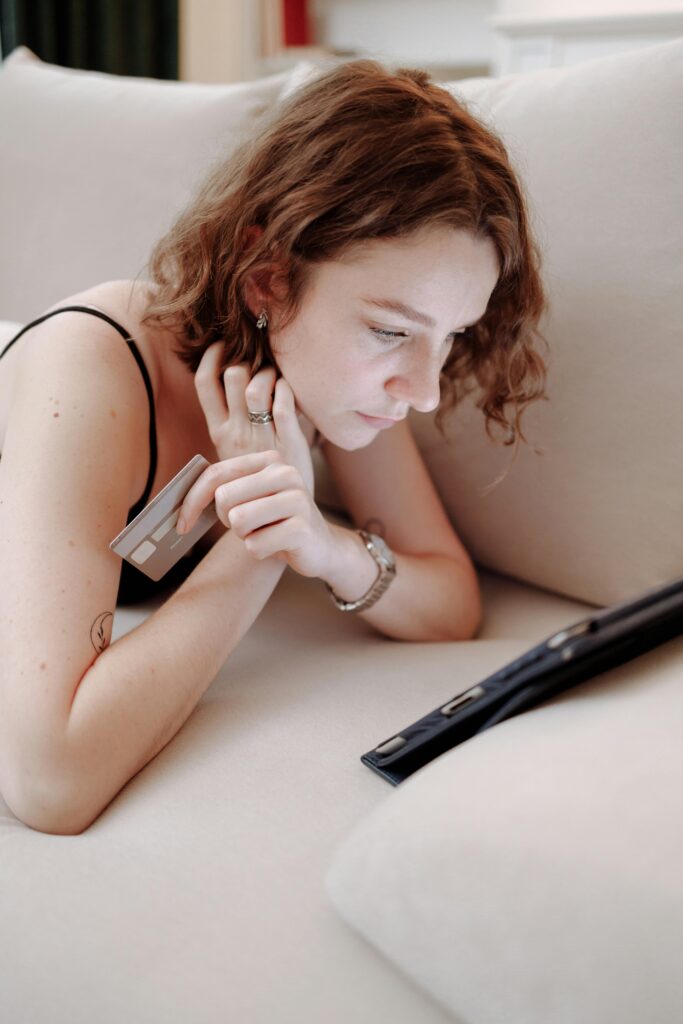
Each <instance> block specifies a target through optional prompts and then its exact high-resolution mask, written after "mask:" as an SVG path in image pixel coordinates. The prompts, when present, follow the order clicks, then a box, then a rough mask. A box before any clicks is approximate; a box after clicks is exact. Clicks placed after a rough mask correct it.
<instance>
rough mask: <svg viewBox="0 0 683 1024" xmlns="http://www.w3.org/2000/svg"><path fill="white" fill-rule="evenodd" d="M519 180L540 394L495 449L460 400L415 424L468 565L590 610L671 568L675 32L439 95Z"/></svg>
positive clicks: (681, 261)
mask: <svg viewBox="0 0 683 1024" xmlns="http://www.w3.org/2000/svg"><path fill="white" fill-rule="evenodd" d="M450 87H451V88H452V89H453V91H454V93H456V94H457V95H458V96H459V97H460V98H462V99H464V100H465V101H466V102H467V103H468V104H469V105H470V106H471V109H472V111H473V112H474V113H475V114H478V115H479V116H480V117H483V118H484V119H485V120H488V121H489V122H490V123H491V124H492V126H493V127H494V128H495V129H496V130H497V131H498V132H499V133H500V135H501V136H502V137H503V139H504V141H505V143H506V144H507V146H508V148H509V151H510V152H511V154H512V157H513V160H514V161H515V163H516V164H517V167H518V169H519V171H520V173H521V176H522V179H523V181H524V183H525V186H526V190H527V192H528V196H529V199H530V202H531V207H532V217H533V223H534V226H535V231H536V234H537V236H538V239H539V242H540V246H541V249H542V254H543V260H544V268H543V273H544V279H545V284H546V287H547V290H548V295H549V299H550V308H549V312H548V315H547V316H546V317H545V319H544V321H543V322H542V324H541V330H542V332H543V334H544V335H545V337H546V338H547V340H548V342H549V345H550V353H551V354H550V367H549V371H550V372H549V386H548V395H549V399H550V400H549V401H548V402H537V403H534V404H533V405H532V406H530V407H529V408H528V410H527V412H526V413H525V415H524V417H523V421H522V422H523V426H524V429H525V433H526V435H527V436H528V437H529V439H530V441H531V443H532V445H533V446H534V447H540V448H541V449H543V454H542V455H537V454H535V453H534V452H533V451H532V450H531V448H528V447H525V446H522V447H521V448H520V451H519V453H518V456H517V458H516V461H515V462H514V463H513V464H512V466H511V468H510V470H509V472H508V475H507V477H506V478H505V479H504V480H503V482H502V483H500V484H499V485H498V486H497V487H495V488H493V489H492V490H490V491H489V492H488V493H486V488H487V486H488V485H490V484H491V483H492V482H493V481H494V480H495V479H496V477H498V476H499V474H501V473H502V472H503V471H504V469H505V468H506V466H507V465H508V463H509V462H510V452H511V450H510V449H509V448H504V447H502V446H501V445H495V444H493V443H492V442H491V441H489V440H488V438H487V436H486V434H485V432H484V418H483V415H482V413H481V412H480V411H479V410H478V409H476V407H475V402H476V397H477V396H476V395H472V396H471V397H469V398H468V399H466V400H465V402H464V403H463V404H462V406H461V407H459V409H458V410H456V412H455V413H454V414H453V416H452V418H451V419H450V420H448V421H447V424H448V426H447V441H444V440H443V439H442V437H441V435H440V434H439V433H438V432H437V431H436V428H435V426H434V424H433V417H428V416H424V415H415V416H413V419H412V423H413V427H414V429H415V432H416V434H417V436H418V441H419V444H420V447H421V448H422V451H423V453H424V455H425V458H426V461H427V463H428V465H429V468H430V470H431V473H432V475H433V477H434V479H435V480H436V482H437V485H438V487H439V490H440V493H441V495H442V497H443V499H444V501H445V503H446V505H447V507H448V510H449V512H450V514H451V516H452V519H453V521H454V523H455V524H456V527H457V528H458V530H459V532H460V534H461V536H462V538H463V541H464V543H465V544H466V546H467V547H468V549H469V551H470V552H471V553H472V554H473V556H474V558H475V560H476V561H477V562H478V563H479V564H480V565H481V566H485V567H488V568H491V569H495V570H496V571H498V572H501V573H506V574H508V575H511V576H514V577H516V578H518V579H520V580H526V581H528V582H530V583H535V584H537V585H539V586H542V587H545V588H547V589H550V590H554V591H557V592H560V593H563V594H567V595H571V596H573V597H576V598H577V599H580V600H584V601H589V602H593V603H595V604H609V603H611V602H614V601H620V600H624V599H626V598H628V597H630V596H631V595H633V594H635V593H637V592H638V591H639V590H645V589H647V588H649V587H654V586H656V585H657V584H659V583H663V582H665V581H666V580H668V579H671V578H673V577H675V576H677V575H680V574H681V573H683V530H681V522H683V488H681V482H680V480H681V451H682V449H681V437H682V436H683V402H681V399H680V389H681V380H683V345H681V337H680V330H681V328H680V325H681V322H683V288H682V287H681V267H682V266H683V174H681V167H683V132H681V123H680V111H681V107H682V105H683V40H682V41H674V42H670V43H665V44H663V45H659V46H654V47H650V48H648V49H644V50H639V51H636V52H630V53H625V54H621V55H618V56H614V57H607V58H602V59H599V60H594V61H590V62H588V63H585V64H581V65H577V66H574V67H570V68H566V69H559V70H558V69H554V70H544V71H539V72H535V73H532V74H525V75H512V76H507V77H504V78H500V79H476V80H470V81H465V82H456V83H454V84H452V86H450Z"/></svg>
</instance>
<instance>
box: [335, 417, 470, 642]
mask: <svg viewBox="0 0 683 1024" xmlns="http://www.w3.org/2000/svg"><path fill="white" fill-rule="evenodd" d="M323 454H324V457H325V460H326V462H327V464H328V466H329V469H330V473H331V475H332V477H333V479H334V481H335V484H336V486H337V488H338V491H339V494H340V496H341V498H342V500H343V502H344V504H345V506H346V508H347V509H348V511H349V513H350V515H351V517H352V519H353V522H354V523H355V525H356V526H358V527H361V528H363V529H365V530H368V531H369V532H371V533H379V534H381V535H382V536H383V537H384V539H385V540H386V542H387V544H388V545H389V547H390V548H391V549H392V551H393V553H394V556H395V558H396V567H397V573H396V577H395V579H394V580H393V581H392V583H391V585H390V587H389V589H388V590H387V591H386V593H384V594H383V595H382V597H381V598H380V599H379V601H377V603H376V604H375V605H373V607H372V608H369V609H368V610H367V611H365V612H359V613H344V612H340V613H339V614H340V615H343V614H360V615H362V616H363V618H364V619H366V620H367V621H368V622H370V623H372V625H373V626H374V627H375V628H376V629H378V630H379V631H380V632H382V633H385V634H386V635H387V636H390V637H394V638H395V639H399V640H426V641H429V640H470V639H472V637H473V636H475V635H476V632H477V630H478V628H479V624H480V620H481V599H480V593H479V584H478V581H477V575H476V571H475V568H474V565H473V564H472V560H471V559H470V557H469V555H468V553H467V551H466V549H465V546H464V545H463V543H462V541H461V540H460V538H459V537H458V536H457V534H456V533H455V530H454V529H453V527H452V526H451V524H450V522H449V520H448V517H447V515H446V512H445V510H444V508H443V505H442V503H441V500H440V498H439V496H438V494H437V492H436V489H435V487H434V484H433V483H432V480H431V478H430V476H429V473H428V472H427V468H426V466H425V464H424V461H423V459H422V456H421V454H420V451H419V449H418V447H417V445H416V443H415V440H414V438H413V436H412V433H411V430H410V426H409V424H408V423H407V422H402V423H398V424H397V425H396V426H395V427H392V428H391V429H390V430H386V431H382V432H381V433H380V434H379V435H378V436H377V438H376V439H375V440H374V441H373V443H372V444H370V445H368V446H367V447H366V448H361V449H358V450H356V451H350V452H349V451H343V450H342V449H340V448H336V447H335V446H334V445H331V444H329V442H328V443H326V444H325V445H324V447H323ZM334 533H335V537H336V541H337V545H338V549H337V555H336V557H335V558H334V560H333V562H332V564H331V566H330V568H329V570H328V571H327V572H326V573H324V575H323V579H325V582H327V583H329V585H330V586H331V587H332V589H333V590H334V592H335V593H336V594H337V595H338V596H339V597H341V598H343V599H345V600H349V601H354V600H356V599H357V598H359V597H361V596H362V595H363V594H365V593H366V592H367V591H368V590H369V589H370V587H371V586H372V584H373V582H374V580H375V578H376V576H377V567H376V565H375V563H374V560H373V559H372V556H371V555H370V554H369V553H368V551H367V550H366V549H365V546H364V545H363V543H362V541H361V539H360V537H359V536H358V535H357V534H355V533H354V532H353V530H348V529H343V528H342V527H338V526H336V527H335V528H334Z"/></svg>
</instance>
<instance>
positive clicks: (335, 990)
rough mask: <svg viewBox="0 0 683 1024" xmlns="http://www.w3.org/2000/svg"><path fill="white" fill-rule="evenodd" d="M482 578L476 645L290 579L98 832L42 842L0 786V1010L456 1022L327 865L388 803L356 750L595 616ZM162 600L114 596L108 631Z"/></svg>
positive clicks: (80, 1018)
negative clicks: (434, 639) (341, 606)
mask: <svg viewBox="0 0 683 1024" xmlns="http://www.w3.org/2000/svg"><path fill="white" fill-rule="evenodd" d="M484 587H485V593H486V595H487V608H488V607H490V608H492V609H494V611H493V613H492V620H491V622H490V624H489V623H488V617H487V622H486V623H485V628H484V632H483V636H482V639H481V640H477V641H474V642H472V643H466V644H401V643H396V642H394V641H391V640H386V639H384V638H382V637H380V636H378V635H377V634H376V633H374V632H373V631H372V630H371V629H370V627H369V626H368V625H367V624H366V623H364V622H363V621H362V620H361V619H359V618H358V617H356V616H352V615H347V616H344V615H341V614H340V613H339V612H337V610H336V609H335V608H334V607H333V605H332V603H331V601H330V600H329V598H328V596H327V594H326V593H325V591H324V588H323V587H322V584H320V583H318V582H317V581H313V580H304V579H302V578H301V577H297V576H295V575H294V574H286V575H285V577H283V580H282V581H281V583H280V585H279V586H278V588H277V590H276V591H275V593H274V595H273V597H272V598H271V600H270V602H269V603H268V605H267V606H266V608H265V609H264V612H263V613H262V615H261V616H260V618H259V619H258V621H257V622H256V623H255V625H254V627H253V630H252V631H251V632H250V633H249V634H248V635H247V636H246V637H245V638H244V640H243V641H242V643H241V644H240V645H239V646H238V648H237V650H236V651H235V652H234V653H233V655H232V657H231V658H230V659H229V661H228V662H227V664H226V665H225V666H224V668H223V669H222V670H221V672H220V673H219V675H218V678H217V679H216V681H215V682H214V684H213V685H212V686H211V688H210V689H209V690H208V691H207V693H206V694H205V695H204V697H203V698H202V700H201V701H200V703H199V706H198V707H197V709H196V711H195V712H194V713H193V715H192V716H191V718H190V720H189V721H188V722H187V724H186V725H185V726H184V727H183V729H182V730H181V731H180V733H179V734H178V735H177V736H176V737H175V738H174V739H173V740H172V741H171V743H170V744H169V745H168V746H167V747H166V748H165V749H164V750H163V751H162V752H161V753H160V754H159V755H158V756H157V757H156V758H155V759H154V761H152V763H151V764H149V765H148V766H147V767H146V768H145V769H144V770H143V771H142V772H140V773H139V774H138V775H137V776H136V777H135V778H134V779H132V780H131V782H130V783H129V784H128V785H127V786H126V788H125V789H124V790H123V791H122V792H121V793H120V794H119V796H117V798H116V799H115V800H114V801H113V803H112V804H111V805H110V806H109V807H108V808H107V809H106V811H105V812H104V813H103V814H102V815H101V817H100V818H99V819H98V820H97V821H96V822H95V823H94V824H93V825H92V826H91V828H90V829H88V830H87V831H86V832H84V833H83V834H82V835H80V836H48V835H41V834H40V833H38V832H34V831H31V830H30V829H28V828H26V827H25V826H24V825H22V824H21V823H19V822H18V821H17V820H16V818H14V817H13V816H12V814H11V813H10V812H9V810H7V809H6V808H5V806H4V805H3V804H2V801H1V800H0V861H1V866H2V870H1V871H0V980H1V984H0V1020H2V1021H3V1022H7V1024H19V1022H21V1024H23V1022H26V1024H29V1022H30V1024H34V1022H36V1024H38V1022H40V1024H43V1022H45V1024H47V1022H48V1021H49V1024H93V1022H94V1021H97V1022H98V1024H121V1022H122V1021H131V1022H138V1021H144V1022H145V1024H187V1022H189V1021H192V1022H193V1024H226V1022H227V1021H235V1022H240V1024H241V1022H244V1024H272V1022H273V1021H276V1022H277V1024H318V1022H320V1024H349V1022H351V1021H353V1022H354V1024H375V1022H376V1021H377V1020H379V1019H381V1020H391V1021H392V1022H393V1024H416V1022H419V1024H447V1022H448V1021H452V1019H453V1018H452V1017H451V1015H450V1014H448V1013H447V1012H446V1011H445V1010H442V1009H440V1008H439V1007H437V1006H436V1005H435V1004H434V1003H433V1002H432V1001H431V999H430V998H429V995H428V994H426V993H424V991H420V990H419V989H417V988H416V987H414V986H413V984H412V983H411V982H410V981H408V980H407V979H406V978H405V977H404V976H403V975H401V974H400V973H399V972H397V971H396V970H395V969H394V968H393V967H392V966H391V965H389V964H388V963H387V962H386V961H385V960H384V958H383V957H381V956H379V955H378V954H376V953H375V951H374V950H373V949H372V948H371V947H369V946H368V945H367V943H365V942H364V941H363V940H362V939H360V938H358V937H357V936H356V935H355V934H354V933H353V932H352V931H351V929H349V928H348V927H347V926H346V924H345V923H344V922H343V921H342V920H341V919H340V918H339V916H338V915H337V913H336V911H335V909H334V907H333V906H332V904H331V903H330V901H329V899H328V897H327V895H326V893H325V889H324V886H323V877H324V874H325V871H326V869H327V866H328V864H329V862H330V859H331V857H332V855H333V853H334V850H335V848H336V846H337V845H338V844H339V843H340V842H341V841H342V839H344V837H345V836H346V835H347V834H348V833H349V830H350V829H351V828H352V827H353V826H354V824H355V823H356V822H357V821H358V820H359V819H360V818H362V817H363V816H365V815H366V814H367V813H368V812H369V811H370V810H371V809H373V808H375V807H377V806H378V805H382V804H384V803H386V802H387V801H391V800H392V799H393V796H392V793H393V791H392V790H391V787H389V786H388V785H387V784H386V783H385V782H383V781H382V780H381V779H379V778H378V777H377V776H376V775H374V774H373V773H372V772H370V771H368V769H367V768H365V767H364V766H363V765H362V764H361V763H360V761H359V756H360V754H361V753H362V752H363V751H364V750H367V749H368V748H369V747H371V746H372V745H373V744H374V743H376V742H379V740H380V739H381V738H383V736H384V735H385V734H387V733H388V732H389V731H391V730H392V729H394V728H397V727H399V726H400V725H401V724H402V723H404V722H407V721H411V720H412V718H414V717H415V715H416V714H417V713H419V712H420V711H421V710H422V709H424V708H425V707H431V706H432V705H434V704H436V703H437V702H438V701H439V700H440V699H441V698H442V697H443V696H444V695H448V694H450V692H451V691H452V690H453V689H454V688H456V687H457V686H459V685H460V683H461V682H462V680H468V679H470V680H472V681H474V679H475V678H476V677H477V676H478V674H479V673H481V672H484V671H488V670H493V669H494V668H496V667H498V666H500V665H501V664H503V663H504V662H505V661H506V660H508V659H509V658H511V657H514V656H515V655H517V654H519V653H520V652H521V650H522V649H523V648H524V647H525V646H526V645H527V644H528V643H529V642H531V641H533V640H535V639H540V636H541V635H544V634H545V633H546V632H550V631H552V630H554V629H556V628H558V627H559V626H561V625H563V624H565V623H566V622H567V621H572V620H574V619H575V618H578V617H581V616H582V614H583V613H584V610H585V609H584V607H583V606H581V605H577V604H575V603H573V602H570V601H566V600H563V599H561V598H558V597H555V596H552V595H542V594H541V593H540V592H539V591H534V590H533V589H532V588H529V587H525V586H522V585H520V584H516V583H514V582H512V581H508V580H503V579H498V578H497V577H494V576H493V575H488V574H487V575H486V577H485V580H484ZM153 608H154V603H151V604H150V605H148V606H141V607H140V608H137V609H129V608H126V609H119V610H117V613H116V616H115V619H114V634H113V639H114V640H116V638H117V637H119V636H121V635H122V634H123V633H125V632H127V631H128V630H130V629H132V628H134V627H135V626H136V625H137V624H138V623H139V622H140V621H142V619H143V618H144V617H145V615H147V614H149V612H150V611H152V610H153ZM539 615H540V616H541V619H540V623H541V624H540V633H539V632H538V629H537V628H536V629H535V628H534V626H535V624H536V623H537V620H538V617H539ZM508 621H509V622H510V623H511V628H510V629H509V630H508V631H506V630H503V636H507V637H508V638H507V639H498V638H497V636H498V629H499V626H500V623H501V622H508ZM489 625H490V628H489Z"/></svg>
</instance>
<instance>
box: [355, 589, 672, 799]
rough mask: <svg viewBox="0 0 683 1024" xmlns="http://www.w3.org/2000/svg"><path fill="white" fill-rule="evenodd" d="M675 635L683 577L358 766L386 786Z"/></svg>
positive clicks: (484, 687) (463, 698)
mask: <svg viewBox="0 0 683 1024" xmlns="http://www.w3.org/2000/svg"><path fill="white" fill-rule="evenodd" d="M680 633H683V577H681V578H679V579H676V580H673V581H671V582H669V583H666V584H664V585H663V586H659V587H656V588H655V589H653V590H648V591H646V592H645V593H644V594H641V595H639V596H638V597H637V598H635V599H631V600H628V601H623V602H621V603H620V604H615V605H611V606H610V607H608V608H604V609H602V610H598V611H596V612H595V613H594V614H591V615H590V616H588V617H587V618H585V619H581V620H580V621H579V622H575V623H573V624H572V625H570V626H567V627H566V629H562V630H560V632H559V633H554V634H553V635H552V636H550V637H548V639H547V640H544V641H543V642H542V643H540V644H537V645H536V646H535V647H532V648H531V649H530V650H528V651H526V652H525V653H524V654H522V655H521V657H519V658H515V660H514V661H511V662H510V663H509V664H508V665H504V666H503V668H501V669H498V671H497V672H494V673H493V675H490V676H487V678H486V679H483V680H482V681H481V682H480V683H477V684H476V686H470V687H469V688H468V689H467V690H464V691H463V692H462V693H458V694H456V696H455V697H452V698H451V699H450V700H448V701H446V702H445V703H444V704H442V705H441V706H440V707H438V708H435V709H434V710H433V711H430V713H429V714H428V715H425V716H424V718H420V719H419V720H418V721H417V722H413V724H412V725H409V726H407V727H406V728H405V729H402V730H401V732H399V733H396V734H395V735H393V736H391V737H390V738H389V739H388V740H384V742H383V743H380V744H379V746H377V747H375V748H374V750H370V751H368V753H367V754H363V755H362V756H361V761H362V762H363V764H366V765H367V766H368V767H369V768H372V769H373V771H375V772H377V773H378V774H379V775H381V776H382V777H383V778H385V779H387V781H388V782H391V783H392V784H393V785H398V784H399V783H400V782H403V780H404V779H405V778H407V777H408V776H409V775H412V773H413V772H415V771H417V769H418V768H422V767H423V765H425V764H427V762H429V761H432V760H433V759H434V758H435V757H438V756H439V755H440V754H443V753H444V752H445V751H447V750H450V749H451V747H455V746H457V745H458V743H462V742H463V741H464V740H467V739H469V738H470V737H471V736H474V735H475V734H476V733H479V732H483V731H484V729H489V728H490V727H491V726H492V725H496V723H497V722H502V721H503V720H504V719H506V718H511V717H512V716H513V715H518V714H519V713H520V712H522V711H526V710H527V709H528V708H532V707H534V706H535V705H536V704H539V703H541V701H543V700H545V699H546V698H548V697H551V696H553V695H554V694H556V693H560V692H561V691H562V690H566V689H567V688H568V687H570V686H575V685H576V684H577V683H581V682H583V681H584V680H586V679H591V678H593V676H596V675H598V674H599V673H600V672H604V671H606V670H607V669H609V668H613V667H614V666H616V665H621V664H623V662H625V661H630V660H631V659H632V658H637V657H638V656H639V655H640V654H644V653H645V652H646V651H649V650H651V649H652V648H653V647H657V646H658V645H659V644H663V643H665V642H666V641H667V640H670V639H672V638H673V637H675V636H678V635H679V634H680Z"/></svg>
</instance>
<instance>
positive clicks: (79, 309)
mask: <svg viewBox="0 0 683 1024" xmlns="http://www.w3.org/2000/svg"><path fill="white" fill-rule="evenodd" d="M57 313H90V315H91V316H98V317H99V318H100V320H105V321H106V322H107V323H108V324H110V326H111V327H113V328H114V330H115V331H118V332H119V334H120V335H121V337H122V338H123V340H124V341H125V342H126V344H127V345H128V347H129V348H130V350H131V352H132V353H133V356H134V357H135V361H136V363H137V364H138V366H139V367H140V373H141V374H142V379H143V380H144V382H145V388H146V389H147V397H148V399H149V452H150V460H149V473H148V474H147V483H146V484H145V489H144V491H143V493H142V497H141V498H140V499H139V501H137V502H136V503H135V505H134V506H133V508H132V509H131V510H130V512H129V513H128V520H129V522H130V520H132V519H134V518H135V516H136V515H138V513H139V512H141V511H142V509H143V508H144V507H145V505H146V504H147V500H148V498H149V495H150V493H151V491H152V484H153V483H154V476H155V474H156V468H157V431H156V423H155V416H154V392H153V391H152V382H151V380H150V379H149V373H148V372H147V367H146V366H145V361H144V359H143V358H142V356H141V355H140V350H139V349H138V347H137V345H136V344H135V342H134V341H133V339H132V338H131V337H130V335H129V334H128V331H127V330H126V329H125V327H122V326H121V324H118V323H117V322H116V320H112V318H111V317H110V316H108V315H107V314H106V313H103V312H102V310H100V309H95V308H93V307H92V306H61V307H60V308H59V309H53V310H52V311H51V312H50V313H44V314H43V316H40V317H38V319H37V320H32V321H31V323H30V324H26V326H25V327H22V329H21V330H20V331H19V333H18V334H15V336H14V337H13V338H12V340H11V341H10V343H9V345H7V346H6V347H5V348H4V349H3V351H2V353H0V358H2V356H4V355H5V353H6V352H7V351H9V349H10V348H11V347H12V345H14V343H15V342H16V341H18V340H19V338H20V337H21V336H22V334H25V333H26V331H28V330H29V328H30V327H36V326H37V325H38V324H42V322H43V320H47V319H49V317H51V316H56V315H57Z"/></svg>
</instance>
